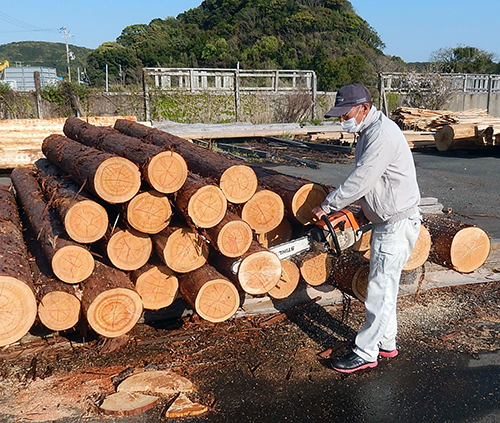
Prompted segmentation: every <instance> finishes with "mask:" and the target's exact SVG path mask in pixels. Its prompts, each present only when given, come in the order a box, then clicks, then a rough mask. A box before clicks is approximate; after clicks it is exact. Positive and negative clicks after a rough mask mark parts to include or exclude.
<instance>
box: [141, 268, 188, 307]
mask: <svg viewBox="0 0 500 423" xmlns="http://www.w3.org/2000/svg"><path fill="white" fill-rule="evenodd" d="M135 289H136V290H137V292H138V294H139V295H140V296H141V298H142V304H143V307H144V308H145V309H147V310H159V309H160V308H164V307H168V306H169V305H171V304H172V303H173V301H174V300H175V298H177V293H178V292H179V281H178V279H177V277H176V276H175V274H174V272H172V270H170V269H169V268H168V267H167V266H154V267H152V268H151V269H149V270H148V271H146V272H144V273H143V274H142V275H140V276H139V277H138V278H137V281H136V283H135Z"/></svg>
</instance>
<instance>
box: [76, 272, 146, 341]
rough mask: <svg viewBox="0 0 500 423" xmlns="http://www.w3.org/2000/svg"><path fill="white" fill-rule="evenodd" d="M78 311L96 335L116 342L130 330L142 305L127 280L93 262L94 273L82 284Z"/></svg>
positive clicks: (125, 276) (122, 274)
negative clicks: (113, 339)
mask: <svg viewBox="0 0 500 423" xmlns="http://www.w3.org/2000/svg"><path fill="white" fill-rule="evenodd" d="M81 287H82V299H81V301H82V311H83V313H84V315H85V317H86V319H87V322H88V324H89V326H90V327H91V328H92V329H93V330H94V331H95V332H97V333H98V334H99V335H102V336H105V337H108V338H116V337H118V336H121V335H124V334H126V333H127V332H128V331H129V330H130V329H132V328H133V327H134V326H135V325H136V323H137V322H138V320H139V318H140V317H141V314H142V301H141V297H140V296H139V294H138V293H137V292H136V291H135V289H134V285H133V284H132V282H131V281H130V279H129V278H128V276H127V275H126V274H125V273H123V272H121V271H119V270H117V269H114V268H113V267H110V266H107V265H105V264H103V263H101V262H96V268H95V271H94V272H93V273H92V275H91V276H90V277H89V278H88V279H87V280H85V281H84V282H83V283H82V284H81Z"/></svg>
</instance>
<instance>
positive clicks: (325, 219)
mask: <svg viewBox="0 0 500 423" xmlns="http://www.w3.org/2000/svg"><path fill="white" fill-rule="evenodd" d="M321 220H323V222H325V225H326V227H327V228H328V231H329V232H330V235H331V236H332V240H333V245H334V246H335V252H336V253H337V256H340V255H341V254H342V250H341V249H340V244H339V240H338V238H337V234H336V233H335V229H333V226H332V223H331V222H330V220H329V219H328V216H327V215H326V214H324V215H323V216H321Z"/></svg>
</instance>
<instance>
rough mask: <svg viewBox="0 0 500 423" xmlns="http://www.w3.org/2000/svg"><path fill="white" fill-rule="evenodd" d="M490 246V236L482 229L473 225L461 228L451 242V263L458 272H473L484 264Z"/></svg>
mask: <svg viewBox="0 0 500 423" xmlns="http://www.w3.org/2000/svg"><path fill="white" fill-rule="evenodd" d="M490 248H491V242H490V238H489V237H488V235H487V234H486V232H484V231H483V230H482V229H479V228H477V227H475V226H470V227H468V228H465V229H462V230H461V231H460V232H458V233H457V234H456V235H455V237H454V238H453V241H452V243H451V249H450V259H451V264H452V266H453V268H454V269H455V270H456V271H458V272H461V273H470V272H473V271H474V270H476V269H479V268H480V267H481V266H482V265H483V264H484V262H485V261H486V259H487V258H488V255H489V254H490Z"/></svg>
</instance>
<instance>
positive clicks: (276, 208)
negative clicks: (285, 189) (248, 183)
mask: <svg viewBox="0 0 500 423" xmlns="http://www.w3.org/2000/svg"><path fill="white" fill-rule="evenodd" d="M284 217H285V206H284V204H283V200H282V199H281V197H280V196H279V195H278V194H277V193H275V192H273V191H270V190H268V189H262V190H260V191H257V192H256V193H255V194H254V196H253V197H252V198H251V199H250V200H248V201H247V202H246V203H245V204H244V205H243V208H242V210H241V218H242V219H243V220H244V221H245V222H247V223H248V224H249V225H250V227H251V228H252V229H253V230H254V231H255V233H256V234H263V233H267V232H271V231H272V230H274V229H276V228H277V227H278V226H279V224H280V223H281V221H282V220H283V218H284Z"/></svg>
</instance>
